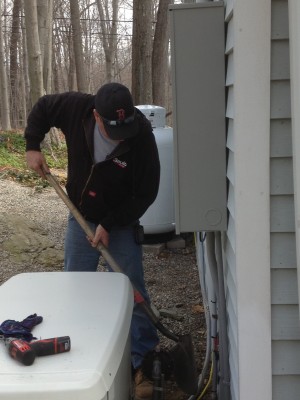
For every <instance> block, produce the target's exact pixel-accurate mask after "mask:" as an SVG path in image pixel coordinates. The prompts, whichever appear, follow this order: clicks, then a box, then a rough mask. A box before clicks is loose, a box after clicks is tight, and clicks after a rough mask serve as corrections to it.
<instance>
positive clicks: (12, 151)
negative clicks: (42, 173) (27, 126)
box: [0, 131, 67, 188]
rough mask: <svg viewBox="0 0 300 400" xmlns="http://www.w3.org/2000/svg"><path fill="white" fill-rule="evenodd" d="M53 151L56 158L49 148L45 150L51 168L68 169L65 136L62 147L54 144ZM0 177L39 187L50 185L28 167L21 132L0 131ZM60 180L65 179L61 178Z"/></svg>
mask: <svg viewBox="0 0 300 400" xmlns="http://www.w3.org/2000/svg"><path fill="white" fill-rule="evenodd" d="M52 151H53V154H54V156H55V159H54V157H53V156H52V155H51V153H50V151H49V150H47V149H44V150H43V153H44V155H45V157H46V160H47V163H48V165H49V167H50V169H51V168H53V169H55V170H62V171H66V169H67V148H66V144H65V141H64V139H63V137H62V145H61V146H60V147H58V146H52ZM0 178H7V179H13V180H15V181H18V182H20V183H22V184H25V185H28V186H35V187H38V188H43V187H47V186H49V184H48V182H47V181H46V180H43V179H41V178H40V177H39V176H38V175H37V174H36V173H35V172H34V171H31V170H29V169H28V167H27V164H26V156H25V140H24V138H23V134H22V133H21V132H4V131H0ZM60 180H63V179H62V178H60ZM63 183H64V182H63Z"/></svg>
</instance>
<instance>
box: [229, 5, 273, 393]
mask: <svg viewBox="0 0 300 400" xmlns="http://www.w3.org/2000/svg"><path fill="white" fill-rule="evenodd" d="M270 16H271V2H270V1H269V0H260V1H256V0H252V1H247V0H236V1H235V2H233V1H227V2H226V14H225V21H226V28H227V35H226V59H227V73H226V87H227V110H226V117H227V122H228V124H227V126H228V129H227V151H228V165H227V178H228V213H229V218H228V230H227V232H226V234H225V235H224V240H223V245H224V269H225V271H224V272H225V279H226V289H227V290H226V299H227V318H228V337H229V358H230V370H231V396H232V399H233V400H235V399H241V400H247V399H249V400H250V399H253V398H256V399H262V400H268V399H271V398H272V379H271V307H270V304H271V301H270V297H271V285H270V282H271V276H270V275H271V271H270V228H269V227H270V193H269V186H270V181H269V176H270V162H269V160H270V138H269V137H270V56H269V55H270V52H271V49H270V48H271V39H270V32H271V21H270V20H271V18H270ZM262 355H263V356H262Z"/></svg>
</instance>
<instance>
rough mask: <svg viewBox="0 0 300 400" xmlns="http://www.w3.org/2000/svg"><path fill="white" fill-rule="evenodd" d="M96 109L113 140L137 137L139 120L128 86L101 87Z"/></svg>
mask: <svg viewBox="0 0 300 400" xmlns="http://www.w3.org/2000/svg"><path fill="white" fill-rule="evenodd" d="M95 109H96V111H97V112H98V114H99V115H100V117H101V118H102V121H103V124H104V126H105V130H106V133H107V135H108V136H109V137H110V138H111V139H113V140H122V139H128V138H131V137H133V136H135V135H137V133H138V131H139V124H138V118H137V115H136V110H135V108H134V106H133V100H132V96H131V93H130V91H129V89H128V88H127V87H126V86H124V85H122V84H121V83H116V82H112V83H106V84H105V85H103V86H101V88H100V89H99V90H98V92H97V94H96V97H95Z"/></svg>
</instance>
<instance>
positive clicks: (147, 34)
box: [132, 0, 153, 104]
mask: <svg viewBox="0 0 300 400" xmlns="http://www.w3.org/2000/svg"><path fill="white" fill-rule="evenodd" d="M152 5H153V4H152V1H151V0H143V1H141V0H133V33H132V96H133V99H134V103H135V104H151V103H152V84H151V76H152V71H151V69H152V68H151V55H152V16H153V7H152Z"/></svg>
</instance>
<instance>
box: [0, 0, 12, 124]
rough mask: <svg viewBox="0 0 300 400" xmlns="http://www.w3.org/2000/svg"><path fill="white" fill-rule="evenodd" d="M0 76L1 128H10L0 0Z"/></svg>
mask: <svg viewBox="0 0 300 400" xmlns="http://www.w3.org/2000/svg"><path fill="white" fill-rule="evenodd" d="M0 78H1V102H0V104H1V108H0V109H1V121H2V129H4V130H11V125H10V109H9V99H8V86H7V74H6V68H5V58H4V44H3V29H2V0H0Z"/></svg>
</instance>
